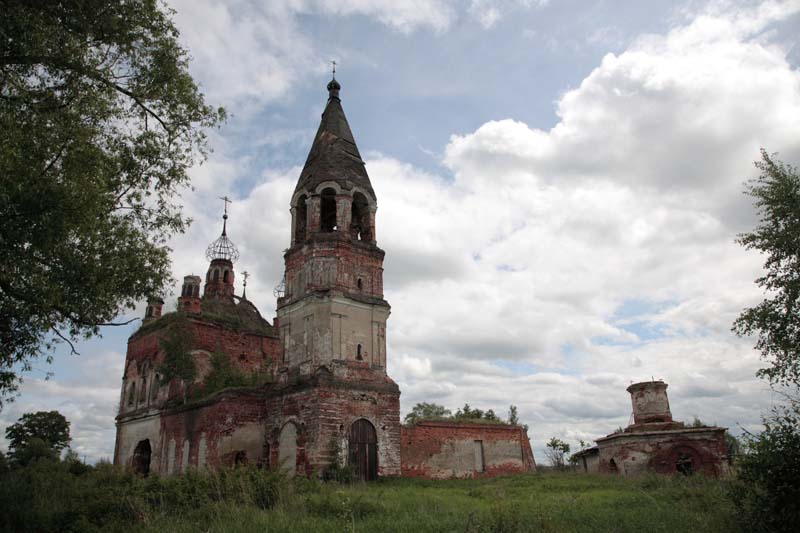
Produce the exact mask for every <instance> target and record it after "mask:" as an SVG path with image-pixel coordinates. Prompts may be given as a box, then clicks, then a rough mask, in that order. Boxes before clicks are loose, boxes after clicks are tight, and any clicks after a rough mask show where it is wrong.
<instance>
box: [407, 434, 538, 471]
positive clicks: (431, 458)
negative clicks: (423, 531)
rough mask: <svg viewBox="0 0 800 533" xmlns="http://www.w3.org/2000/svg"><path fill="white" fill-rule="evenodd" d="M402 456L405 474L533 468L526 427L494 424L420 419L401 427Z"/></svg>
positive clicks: (530, 469)
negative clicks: (416, 422)
mask: <svg viewBox="0 0 800 533" xmlns="http://www.w3.org/2000/svg"><path fill="white" fill-rule="evenodd" d="M476 442H479V443H480V444H476ZM481 448H482V452H483V453H482V455H483V457H482V458H481V457H480V451H479V450H480V449H481ZM401 459H402V474H403V476H404V477H425V478H435V479H441V478H453V477H455V478H471V477H492V476H498V475H504V474H512V473H520V472H528V471H532V470H534V469H535V468H536V465H535V463H534V460H533V453H532V452H531V448H530V441H529V440H528V436H527V433H526V432H525V430H524V429H523V428H521V427H519V426H507V425H496V424H469V423H452V422H421V423H419V424H416V425H413V426H402V427H401ZM481 463H482V466H483V468H481Z"/></svg>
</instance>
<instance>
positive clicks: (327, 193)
mask: <svg viewBox="0 0 800 533" xmlns="http://www.w3.org/2000/svg"><path fill="white" fill-rule="evenodd" d="M319 220H320V231H323V232H326V233H330V232H333V231H336V191H334V190H333V189H331V188H327V189H324V190H323V191H322V195H321V199H320V216H319Z"/></svg>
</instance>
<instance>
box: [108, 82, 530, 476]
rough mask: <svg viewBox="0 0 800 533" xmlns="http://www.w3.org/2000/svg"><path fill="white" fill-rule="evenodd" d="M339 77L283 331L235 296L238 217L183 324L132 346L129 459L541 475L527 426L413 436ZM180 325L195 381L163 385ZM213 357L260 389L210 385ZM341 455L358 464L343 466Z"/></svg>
mask: <svg viewBox="0 0 800 533" xmlns="http://www.w3.org/2000/svg"><path fill="white" fill-rule="evenodd" d="M332 83H333V85H331V86H330V87H332V88H331V97H330V99H329V101H328V105H327V106H326V109H325V112H324V113H323V116H322V121H321V124H320V128H319V131H318V132H317V135H316V137H315V140H314V144H313V146H312V148H311V151H310V152H309V156H308V159H307V161H306V165H305V167H304V169H303V171H302V173H301V176H300V179H299V180H298V184H297V187H296V189H295V192H294V194H293V196H292V200H291V205H290V212H291V215H292V230H291V235H290V237H291V238H290V243H291V247H290V248H289V249H288V250H287V251H286V253H285V255H284V260H285V282H286V283H285V293H284V294H282V295H280V297H279V298H278V301H277V318H276V319H275V322H274V325H270V324H269V323H268V322H267V321H265V320H263V319H262V317H261V315H260V314H259V312H258V310H257V309H256V308H255V307H254V306H253V305H252V303H250V302H248V301H247V300H246V299H244V298H243V297H241V298H240V297H238V296H235V294H234V266H233V262H234V261H236V259H237V258H238V251H236V250H235V247H234V246H233V244H232V243H231V242H230V241H229V240H228V239H227V234H226V231H227V211H226V215H225V216H224V217H223V218H224V219H225V223H224V225H223V232H222V236H221V237H220V238H219V239H217V241H215V242H214V243H212V246H210V247H209V249H208V250H207V257H208V258H209V260H210V265H209V269H208V273H207V274H206V277H205V282H204V287H203V291H202V292H203V296H202V297H201V296H200V293H201V285H202V284H203V281H202V280H201V279H200V278H199V277H197V276H186V277H185V278H184V285H183V288H182V291H181V297H180V299H179V306H180V309H181V315H174V314H172V315H165V316H163V317H160V318H156V317H155V316H154V317H153V318H152V320H150V322H149V323H148V324H146V325H145V326H143V327H142V329H141V330H140V331H139V332H137V333H135V334H134V335H132V336H131V338H130V339H129V342H128V352H127V356H126V364H125V374H124V376H123V384H122V392H121V411H120V415H119V416H118V418H117V442H116V447H115V453H114V460H115V463H117V464H126V465H129V466H131V467H136V468H139V469H140V471H142V473H144V471H143V470H141V469H143V466H142V465H149V471H152V472H160V473H162V474H171V473H175V472H179V471H183V470H186V469H187V468H190V467H196V468H219V467H223V466H226V465H233V464H236V463H247V464H252V465H260V466H262V467H268V468H274V469H283V470H285V471H286V472H287V473H289V474H290V475H296V474H300V475H313V474H314V473H317V472H319V471H321V470H322V469H324V468H325V466H326V465H328V464H330V462H331V461H334V460H343V459H346V460H348V461H350V462H351V464H353V465H354V466H356V467H357V471H358V472H359V473H360V475H362V477H364V478H365V479H366V478H371V477H373V476H374V475H375V474H377V475H378V476H398V475H401V474H403V475H408V476H415V477H435V478H440V477H483V476H495V475H500V474H510V473H516V472H525V471H529V470H532V469H533V468H535V464H534V460H533V454H532V453H531V447H530V442H529V440H528V437H527V434H526V432H525V430H524V429H523V428H521V427H518V426H506V425H493V424H492V425H489V424H458V423H436V422H431V423H422V424H419V425H417V426H414V427H408V428H401V425H400V390H399V388H398V386H397V384H395V382H394V381H392V379H391V378H390V377H389V376H388V375H387V373H386V368H387V365H386V362H387V354H386V346H387V344H386V321H387V319H388V317H389V313H390V307H389V304H388V303H387V302H386V301H385V300H384V299H383V260H384V251H383V250H381V249H380V248H379V247H378V246H377V240H376V212H377V198H376V197H375V193H374V190H373V188H372V185H371V183H370V181H369V177H368V175H367V172H366V167H365V166H364V163H363V161H362V160H361V158H360V155H359V153H358V149H357V147H356V145H355V140H354V139H353V136H352V132H351V131H350V128H349V125H348V124H347V120H346V118H345V117H344V112H343V110H342V108H341V105H340V101H339V96H338V89H339V86H338V84H335V83H334V82H332ZM226 201H227V200H226ZM176 317H181V318H182V320H183V321H182V322H181V321H176ZM174 324H180V327H182V328H186V330H187V331H188V333H189V337H190V347H189V353H190V355H191V357H192V358H193V360H194V363H195V368H196V370H197V376H196V379H195V380H194V382H193V383H183V382H181V381H180V380H179V379H178V378H175V379H173V380H172V382H170V383H168V384H162V383H161V382H162V381H163V380H162V379H161V375H160V372H161V371H162V370H161V369H162V365H163V364H164V360H165V353H164V351H163V349H162V346H161V342H160V341H161V339H163V338H164V337H165V335H171V333H170V331H171V330H170V327H174ZM214 354H224V356H226V357H227V358H228V360H229V361H230V363H231V366H232V367H233V368H234V369H236V370H238V371H240V372H242V373H244V374H245V375H249V376H251V377H255V376H254V374H258V377H259V378H261V380H260V382H259V383H260V384H259V385H253V386H252V387H236V388H229V389H224V390H221V391H212V390H209V387H208V385H207V381H206V380H207V378H208V376H209V372H211V370H212V355H214ZM265 377H266V378H268V379H264V378H265ZM334 448H339V449H340V450H341V451H343V452H344V454H345V457H335V456H334V455H333V454H332V451H333V449H334ZM137 450H139V451H137ZM142 450H147V452H144V451H142ZM401 452H402V453H401ZM143 453H146V454H147V455H148V456H147V457H145V458H144V459H142V457H143V455H142V454H143ZM137 454H138V455H137ZM134 455H136V457H137V459H136V461H135V462H134V460H133V458H134ZM148 457H149V460H148ZM401 458H402V461H401Z"/></svg>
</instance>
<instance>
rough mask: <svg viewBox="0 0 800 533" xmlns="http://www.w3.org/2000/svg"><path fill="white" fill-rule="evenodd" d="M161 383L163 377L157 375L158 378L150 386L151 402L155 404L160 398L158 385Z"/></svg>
mask: <svg viewBox="0 0 800 533" xmlns="http://www.w3.org/2000/svg"><path fill="white" fill-rule="evenodd" d="M160 381H161V376H160V375H159V374H156V378H155V379H154V380H153V383H152V384H151V385H150V401H151V402H154V401H155V400H156V398H158V384H159V382H160Z"/></svg>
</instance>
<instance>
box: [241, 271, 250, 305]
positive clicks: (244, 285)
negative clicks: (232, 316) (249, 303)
mask: <svg viewBox="0 0 800 533" xmlns="http://www.w3.org/2000/svg"><path fill="white" fill-rule="evenodd" d="M242 277H243V278H244V280H243V281H242V298H244V299H245V300H246V299H247V278H249V277H250V273H249V272H248V271H247V270H245V271H244V272H242Z"/></svg>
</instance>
